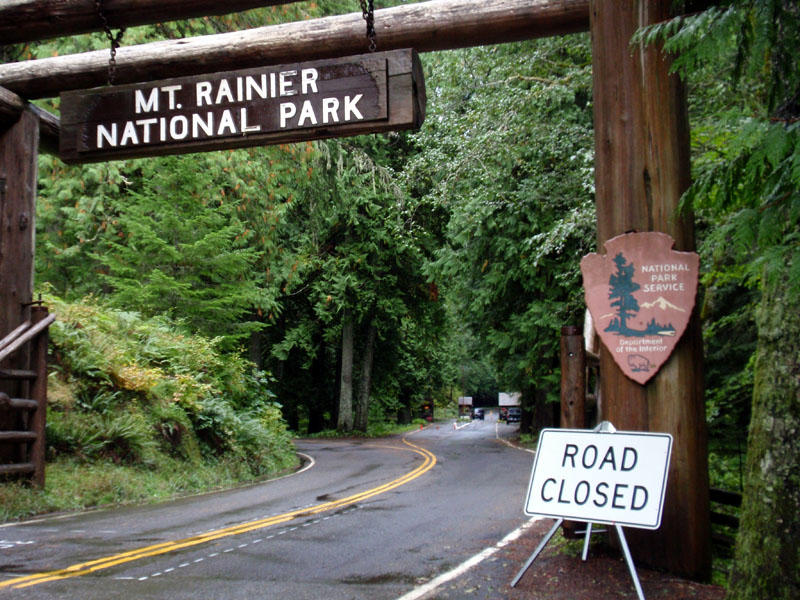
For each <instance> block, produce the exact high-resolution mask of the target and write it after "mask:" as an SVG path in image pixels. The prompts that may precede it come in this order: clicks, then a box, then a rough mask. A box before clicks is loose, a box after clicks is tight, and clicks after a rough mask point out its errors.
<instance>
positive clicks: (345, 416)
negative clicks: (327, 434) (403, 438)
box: [336, 311, 353, 431]
mask: <svg viewBox="0 0 800 600" xmlns="http://www.w3.org/2000/svg"><path fill="white" fill-rule="evenodd" d="M336 427H337V428H338V429H339V430H340V431H353V316H352V314H351V313H350V311H345V313H344V316H343V317H342V371H341V376H340V378H339V417H338V419H337V423H336Z"/></svg>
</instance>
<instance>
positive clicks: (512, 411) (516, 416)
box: [506, 406, 522, 423]
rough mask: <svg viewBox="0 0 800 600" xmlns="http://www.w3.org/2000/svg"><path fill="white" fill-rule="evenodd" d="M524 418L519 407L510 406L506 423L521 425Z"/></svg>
mask: <svg viewBox="0 0 800 600" xmlns="http://www.w3.org/2000/svg"><path fill="white" fill-rule="evenodd" d="M520 418H522V409H521V408H520V407H519V406H509V407H508V412H506V423H519V420H520Z"/></svg>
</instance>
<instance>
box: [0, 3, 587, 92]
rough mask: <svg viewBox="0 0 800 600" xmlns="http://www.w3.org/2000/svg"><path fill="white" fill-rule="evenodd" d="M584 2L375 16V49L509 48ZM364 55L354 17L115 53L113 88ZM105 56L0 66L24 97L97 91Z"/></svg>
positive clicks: (578, 26)
mask: <svg viewBox="0 0 800 600" xmlns="http://www.w3.org/2000/svg"><path fill="white" fill-rule="evenodd" d="M588 13H589V0H492V2H484V1H483V0H431V1H430V2H419V3H415V4H407V5H401V6H396V7H392V8H385V9H381V10H377V11H375V30H376V41H377V45H378V50H398V49H401V48H414V49H415V50H416V51H417V52H429V51H433V50H448V49H453V48H465V47H469V46H481V45H485V44H495V43H501V42H514V41H519V40H525V39H532V38H537V37H546V36H551V35H559V34H565V33H574V32H577V31H586V30H587V29H588V26H589V14H588ZM368 51H369V41H368V40H367V38H366V36H365V26H364V19H363V18H362V15H361V13H360V12H359V13H351V14H347V15H337V16H333V17H326V18H322V19H311V20H308V21H300V22H296V23H285V24H282V25H272V26H268V27H259V28H255V29H249V30H246V31H236V32H232V33H221V34H217V35H207V36H198V37H193V38H186V39H181V40H170V41H164V42H154V43H150V44H143V45H140V46H129V47H125V46H123V47H121V48H120V49H119V50H118V51H117V57H116V61H117V66H116V76H115V82H116V83H117V84H124V83H135V82H141V81H155V80H159V79H167V78H170V77H183V76H188V75H199V74H202V73H212V72H219V71H227V70H233V69H246V68H250V67H259V66H268V65H275V64H284V63H286V64H289V63H294V62H298V61H306V60H316V59H323V58H334V57H341V56H348V55H355V54H364V53H366V52H368ZM107 80H108V50H99V51H95V52H87V53H83V54H72V55H65V56H57V57H52V58H44V59H39V60H32V61H24V62H18V63H9V64H4V65H0V86H4V87H6V88H8V89H9V90H11V91H13V92H15V93H16V94H19V95H20V96H22V97H23V98H27V99H32V98H44V97H52V96H55V95H57V94H58V93H59V92H62V91H66V90H76V89H84V88H91V87H95V86H99V85H104V84H105V83H106V82H107Z"/></svg>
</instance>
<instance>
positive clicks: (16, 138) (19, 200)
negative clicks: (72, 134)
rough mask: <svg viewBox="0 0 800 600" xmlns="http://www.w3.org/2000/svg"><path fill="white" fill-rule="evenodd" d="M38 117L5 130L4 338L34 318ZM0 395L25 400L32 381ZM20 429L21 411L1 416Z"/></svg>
mask: <svg viewBox="0 0 800 600" xmlns="http://www.w3.org/2000/svg"><path fill="white" fill-rule="evenodd" d="M38 146H39V118H38V117H37V116H36V114H35V113H33V112H32V111H28V110H25V111H23V112H22V114H21V115H20V117H19V119H18V120H17V121H16V122H14V123H13V124H11V125H4V126H0V337H3V336H5V335H6V334H8V333H10V332H11V331H13V330H14V329H16V328H17V327H18V326H19V325H20V324H21V323H23V322H24V321H26V320H27V319H28V318H29V313H30V308H29V303H30V301H31V298H32V295H33V250H34V214H35V197H36V176H37V156H38ZM27 359H28V355H27V352H25V351H20V352H17V353H16V354H15V355H14V356H13V357H10V358H9V359H7V360H5V361H3V362H2V363H0V367H2V368H8V369H20V368H21V369H27V368H28V366H27ZM0 392H5V393H7V394H8V395H9V396H10V397H12V398H13V397H25V396H26V392H27V382H20V381H13V380H12V381H0ZM19 426H20V424H19V414H18V413H17V411H6V412H4V413H2V414H0V430H14V429H17V428H18V427H19ZM17 460H18V455H17V453H16V449H15V448H12V447H9V446H8V445H6V446H4V447H3V448H0V462H11V463H13V462H16V461H17Z"/></svg>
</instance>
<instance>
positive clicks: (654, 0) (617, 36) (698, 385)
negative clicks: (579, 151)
mask: <svg viewBox="0 0 800 600" xmlns="http://www.w3.org/2000/svg"><path fill="white" fill-rule="evenodd" d="M671 4H672V2H671V1H670V0H635V1H630V2H608V1H605V0H593V1H592V3H591V10H590V18H591V33H592V50H593V69H594V75H593V77H594V117H595V185H596V201H597V219H598V223H597V235H598V247H599V248H602V247H603V243H604V242H605V241H606V240H608V239H610V238H612V237H614V236H616V235H619V234H622V233H626V232H630V231H661V232H664V233H667V234H669V235H670V236H672V237H673V239H674V240H675V249H676V250H684V251H691V250H694V247H695V246H694V230H693V217H692V216H691V215H687V214H680V213H679V211H678V206H679V201H680V197H681V194H682V193H683V192H684V191H685V190H686V188H687V187H688V185H689V183H690V171H689V128H688V119H687V115H686V102H685V94H684V91H683V89H682V86H681V85H680V81H679V80H678V78H677V77H675V76H671V75H670V74H669V67H670V61H669V59H667V58H665V57H664V55H663V54H662V52H661V49H660V47H658V46H656V45H653V46H648V47H644V46H642V45H639V46H638V47H631V43H630V41H631V36H632V35H633V34H634V33H635V32H636V30H637V29H639V28H640V27H643V26H646V25H648V24H651V23H656V22H659V21H662V20H664V19H666V18H669V16H670V12H669V10H670V5H671ZM702 360H703V354H702V340H701V337H700V327H699V321H698V318H697V312H696V310H695V312H694V314H693V316H692V318H691V320H690V322H689V325H688V327H687V330H686V332H685V333H684V335H683V337H682V338H681V340H680V342H679V343H678V345H677V347H676V348H675V350H674V352H673V354H672V356H671V357H670V359H669V360H668V361H667V362H666V363H665V364H664V366H663V367H662V368H661V371H660V372H659V373H658V374H657V375H656V376H655V377H654V378H653V379H651V380H650V381H649V382H648V383H647V384H646V385H644V386H642V385H639V384H638V383H636V382H634V381H632V380H630V379H628V378H627V377H626V376H625V375H624V374H623V373H622V371H621V370H620V369H619V368H618V367H617V366H616V364H615V362H614V360H613V357H612V356H611V354H610V353H609V351H608V350H607V349H606V348H605V347H604V348H602V350H601V355H600V372H601V394H602V397H603V402H604V406H603V411H604V415H603V418H604V419H605V420H608V421H611V422H612V423H613V424H614V426H615V427H616V428H617V429H620V430H638V431H653V432H666V433H671V434H672V436H673V438H674V444H673V450H672V457H671V463H670V471H669V480H668V483H667V495H666V501H665V507H664V513H663V519H662V525H661V528H660V529H659V530H658V531H655V532H649V531H648V532H646V531H642V530H637V531H633V530H631V532H630V534H628V539H629V541H630V542H631V546H632V549H633V555H634V556H635V557H636V560H637V562H639V561H641V562H643V563H646V564H649V565H652V566H655V567H657V568H661V569H664V570H667V571H669V572H672V573H675V574H678V575H682V576H685V577H690V578H695V579H701V580H702V579H707V578H708V576H709V575H710V567H711V553H710V525H709V501H708V458H707V439H706V426H705V408H704V401H703V372H702Z"/></svg>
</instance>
